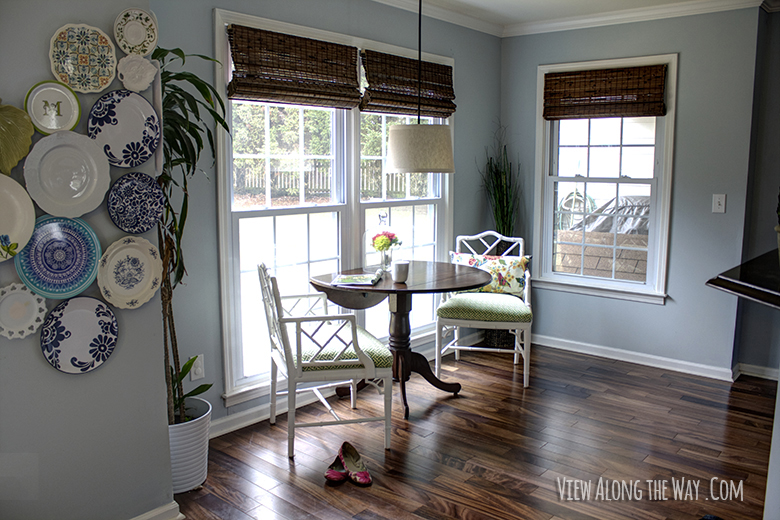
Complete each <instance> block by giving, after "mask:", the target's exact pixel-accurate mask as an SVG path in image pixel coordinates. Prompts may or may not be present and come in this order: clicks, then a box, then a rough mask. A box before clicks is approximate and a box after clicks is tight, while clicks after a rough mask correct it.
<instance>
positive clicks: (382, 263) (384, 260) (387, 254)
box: [379, 249, 393, 273]
mask: <svg viewBox="0 0 780 520" xmlns="http://www.w3.org/2000/svg"><path fill="white" fill-rule="evenodd" d="M392 263H393V251H392V249H386V250H385V251H380V252H379V267H380V268H381V269H382V271H384V272H386V273H389V272H390V269H391V264H392Z"/></svg>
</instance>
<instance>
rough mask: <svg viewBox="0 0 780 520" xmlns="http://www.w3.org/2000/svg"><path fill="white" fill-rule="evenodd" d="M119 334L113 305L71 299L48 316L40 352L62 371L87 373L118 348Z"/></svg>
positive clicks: (98, 301) (42, 330)
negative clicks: (112, 308)
mask: <svg viewBox="0 0 780 520" xmlns="http://www.w3.org/2000/svg"><path fill="white" fill-rule="evenodd" d="M117 337H118V326H117V322H116V316H114V312H113V311H112V310H111V307H109V306H108V305H106V304H105V303H103V302H102V301H100V300H98V299H96V298H87V297H79V298H71V299H70V300H65V301H64V302H62V303H60V304H59V305H57V306H56V307H55V308H54V309H52V311H51V312H50V313H49V315H48V316H47V317H46V321H45V322H44V323H43V328H42V329H41V351H42V352H43V356H44V357H45V358H46V361H48V362H49V364H50V365H51V366H53V367H54V368H56V369H57V370H59V371H60V372H65V373H67V374H84V373H86V372H91V371H92V370H95V369H96V368H97V367H99V366H101V365H102V364H103V363H105V362H106V360H107V359H108V358H109V356H111V354H112V353H113V352H114V349H115V348H116V342H117Z"/></svg>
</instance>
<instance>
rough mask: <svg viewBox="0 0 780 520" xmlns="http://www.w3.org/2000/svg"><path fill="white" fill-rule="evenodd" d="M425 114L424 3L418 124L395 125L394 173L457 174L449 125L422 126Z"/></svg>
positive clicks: (391, 143)
mask: <svg viewBox="0 0 780 520" xmlns="http://www.w3.org/2000/svg"><path fill="white" fill-rule="evenodd" d="M421 111H422V0H420V8H419V13H418V19H417V124H411V125H393V126H391V127H390V130H389V137H388V143H387V166H386V168H385V171H388V172H391V173H407V172H408V173H455V161H454V159H453V156H452V135H451V132H450V127H449V126H448V125H423V124H420V113H421Z"/></svg>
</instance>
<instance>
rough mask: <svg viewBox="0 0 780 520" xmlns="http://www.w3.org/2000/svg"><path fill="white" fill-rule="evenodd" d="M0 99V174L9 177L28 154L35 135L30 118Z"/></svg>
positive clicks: (22, 111)
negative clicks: (4, 103)
mask: <svg viewBox="0 0 780 520" xmlns="http://www.w3.org/2000/svg"><path fill="white" fill-rule="evenodd" d="M2 103H3V100H2V99H0V173H4V174H6V175H11V170H13V169H14V168H15V167H16V165H17V164H19V161H21V160H22V159H24V157H25V156H26V155H27V154H28V153H30V145H31V144H32V136H33V134H34V133H35V127H33V124H32V121H31V120H30V116H29V115H28V114H27V112H25V111H24V110H22V109H20V108H16V107H15V106H13V105H3V104H2Z"/></svg>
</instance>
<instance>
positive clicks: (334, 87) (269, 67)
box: [227, 25, 360, 108]
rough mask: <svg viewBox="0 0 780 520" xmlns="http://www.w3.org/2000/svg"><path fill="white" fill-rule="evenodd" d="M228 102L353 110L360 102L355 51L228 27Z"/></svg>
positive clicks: (343, 46)
mask: <svg viewBox="0 0 780 520" xmlns="http://www.w3.org/2000/svg"><path fill="white" fill-rule="evenodd" d="M227 33H228V40H229V41H230V54H231V57H232V59H233V67H234V70H233V78H232V80H231V81H230V84H229V85H228V97H229V98H230V99H246V100H253V101H266V102H273V103H290V104H295V105H310V106H324V107H331V108H354V107H356V106H358V104H359V103H360V89H359V84H358V50H357V48H356V47H350V46H348V45H340V44H337V43H330V42H325V41H320V40H312V39H309V38H302V37H300V36H292V35H289V34H281V33H276V32H271V31H265V30H262V29H254V28H250V27H244V26H241V25H229V26H228V28H227Z"/></svg>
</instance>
